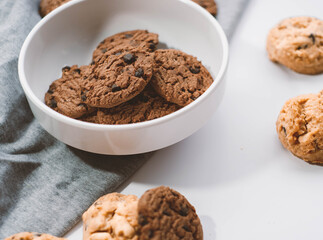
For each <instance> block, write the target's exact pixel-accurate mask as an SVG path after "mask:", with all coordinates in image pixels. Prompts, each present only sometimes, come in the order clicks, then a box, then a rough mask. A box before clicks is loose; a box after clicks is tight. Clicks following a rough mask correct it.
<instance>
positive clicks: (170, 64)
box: [151, 49, 213, 106]
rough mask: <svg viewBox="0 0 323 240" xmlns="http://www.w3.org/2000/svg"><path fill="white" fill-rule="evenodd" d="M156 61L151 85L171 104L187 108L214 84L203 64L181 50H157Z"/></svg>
mask: <svg viewBox="0 0 323 240" xmlns="http://www.w3.org/2000/svg"><path fill="white" fill-rule="evenodd" d="M154 60H155V65H154V74H153V77H152V80H151V84H152V86H153V87H154V89H155V90H156V91H157V93H158V94H160V95H161V96H162V97H163V98H165V99H166V100H167V101H169V102H173V103H176V104H178V105H180V106H185V105H187V104H189V103H191V102H193V101H194V100H195V99H197V98H198V97H199V96H201V95H202V94H203V93H204V92H205V91H206V90H207V88H208V87H209V86H210V85H211V84H212V82H213V78H212V76H211V74H210V73H209V72H208V70H206V68H205V67H204V66H203V65H202V63H201V62H199V61H198V60H197V59H196V58H195V57H193V56H191V55H188V54H186V53H184V52H181V51H179V50H174V49H165V50H157V51H156V52H155V53H154Z"/></svg>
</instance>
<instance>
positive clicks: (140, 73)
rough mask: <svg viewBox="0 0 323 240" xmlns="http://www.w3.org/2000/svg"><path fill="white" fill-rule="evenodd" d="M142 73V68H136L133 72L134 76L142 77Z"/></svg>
mask: <svg viewBox="0 0 323 240" xmlns="http://www.w3.org/2000/svg"><path fill="white" fill-rule="evenodd" d="M142 75H144V70H142V68H138V69H137V71H136V73H135V76H136V77H142Z"/></svg>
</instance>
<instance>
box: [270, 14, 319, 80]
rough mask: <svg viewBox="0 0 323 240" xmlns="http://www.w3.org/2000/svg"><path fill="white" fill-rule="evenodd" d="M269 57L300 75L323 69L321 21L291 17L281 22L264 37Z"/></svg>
mask: <svg viewBox="0 0 323 240" xmlns="http://www.w3.org/2000/svg"><path fill="white" fill-rule="evenodd" d="M267 51H268V55H269V59H270V60H272V61H273V62H278V63H281V64H283V65H285V66H286V67H288V68H290V69H292V70H294V71H295V72H298V73H303V74H318V73H322V72H323V21H322V20H319V19H317V18H313V17H294V18H288V19H285V20H283V21H281V22H280V23H279V24H278V25H277V26H276V27H274V28H273V29H271V30H270V32H269V34H268V38H267Z"/></svg>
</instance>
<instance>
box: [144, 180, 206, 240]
mask: <svg viewBox="0 0 323 240" xmlns="http://www.w3.org/2000/svg"><path fill="white" fill-rule="evenodd" d="M138 213H139V220H138V221H139V224H140V226H141V227H140V229H139V240H146V239H172V240H176V239H187V240H189V239H191V240H202V239H203V231H202V225H201V222H200V219H199V217H198V216H197V214H196V212H195V209H194V207H193V206H192V205H191V204H190V203H189V202H188V201H187V199H186V198H185V197H184V196H183V195H181V194H180V193H178V192H176V191H175V190H173V189H170V188H169V187H164V186H161V187H158V188H154V189H150V190H148V191H146V192H145V193H144V194H143V195H142V197H141V198H140V199H139V203H138Z"/></svg>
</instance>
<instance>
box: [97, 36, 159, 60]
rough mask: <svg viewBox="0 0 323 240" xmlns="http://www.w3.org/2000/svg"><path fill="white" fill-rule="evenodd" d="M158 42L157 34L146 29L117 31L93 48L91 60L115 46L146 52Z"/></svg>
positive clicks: (152, 48)
mask: <svg viewBox="0 0 323 240" xmlns="http://www.w3.org/2000/svg"><path fill="white" fill-rule="evenodd" d="M157 44H158V34H156V33H150V32H148V31H147V30H133V31H126V32H121V33H117V34H115V35H112V36H110V37H107V38H106V39H104V40H103V41H102V42H101V43H100V44H99V45H98V46H97V48H96V49H95V50H94V52H93V58H92V59H93V60H94V61H95V59H97V58H100V57H101V56H102V55H103V54H104V53H105V52H108V51H110V50H112V49H114V48H116V47H120V46H123V47H124V48H128V49H131V48H140V49H143V50H145V51H148V52H153V51H155V49H156V47H157Z"/></svg>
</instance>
